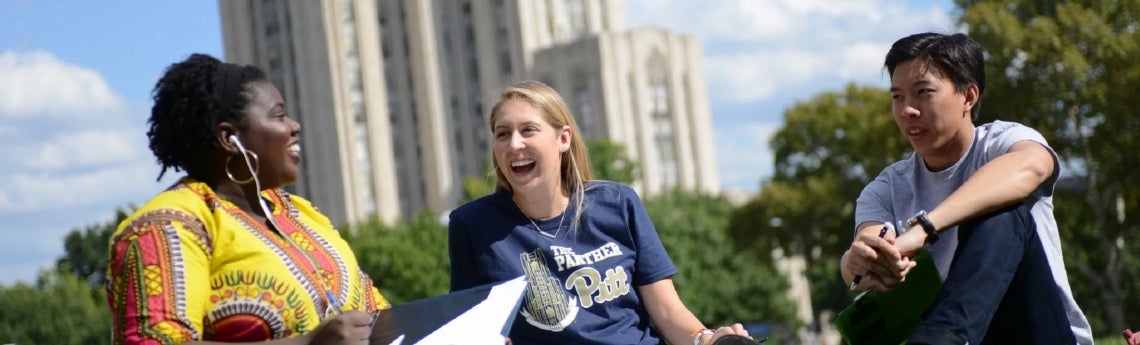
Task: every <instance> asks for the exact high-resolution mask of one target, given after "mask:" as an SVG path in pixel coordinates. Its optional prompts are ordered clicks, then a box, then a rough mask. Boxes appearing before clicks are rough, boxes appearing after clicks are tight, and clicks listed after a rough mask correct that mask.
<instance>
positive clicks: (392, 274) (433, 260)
mask: <svg viewBox="0 0 1140 345" xmlns="http://www.w3.org/2000/svg"><path fill="white" fill-rule="evenodd" d="M345 240H347V241H348V243H349V245H350V246H352V251H353V253H355V254H356V259H357V261H358V262H359V263H360V267H361V269H363V270H364V271H365V272H367V273H368V275H369V276H371V277H372V280H373V282H374V283H375V286H376V288H378V289H380V293H382V294H384V297H385V298H387V299H388V300H389V301H390V302H392V303H394V304H395V303H404V302H410V301H414V300H417V299H421V298H425V297H429V296H436V295H441V294H445V293H447V291H448V289H449V284H448V282H449V281H450V276H449V273H448V272H450V271H449V267H451V264H450V263H449V262H448V256H447V226H445V225H443V224H441V223H440V222H439V220H437V219H436V218H435V217H434V216H433V215H432V214H431V212H423V213H420V215H419V216H418V217H416V218H415V219H413V220H412V222H411V223H410V224H406V225H405V224H398V225H396V226H394V227H389V226H386V225H384V224H383V223H381V222H379V221H375V220H374V221H371V222H366V223H362V224H358V225H356V226H355V227H354V229H353V231H347V235H345Z"/></svg>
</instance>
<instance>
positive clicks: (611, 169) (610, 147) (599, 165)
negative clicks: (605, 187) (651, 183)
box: [586, 140, 637, 184]
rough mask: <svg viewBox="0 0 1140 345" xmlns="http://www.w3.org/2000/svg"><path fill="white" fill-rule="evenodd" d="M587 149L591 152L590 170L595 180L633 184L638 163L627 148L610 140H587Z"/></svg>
mask: <svg viewBox="0 0 1140 345" xmlns="http://www.w3.org/2000/svg"><path fill="white" fill-rule="evenodd" d="M586 149H587V150H589V151H590V168H591V169H592V170H593V172H594V178H595V179H598V180H609V181H614V182H620V183H624V184H630V183H633V180H634V176H636V174H637V163H635V162H634V161H633V159H632V158H629V154H628V153H627V152H626V151H625V146H622V145H621V144H618V143H615V142H612V141H609V140H587V141H586Z"/></svg>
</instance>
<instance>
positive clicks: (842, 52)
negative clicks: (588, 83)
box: [626, 0, 959, 192]
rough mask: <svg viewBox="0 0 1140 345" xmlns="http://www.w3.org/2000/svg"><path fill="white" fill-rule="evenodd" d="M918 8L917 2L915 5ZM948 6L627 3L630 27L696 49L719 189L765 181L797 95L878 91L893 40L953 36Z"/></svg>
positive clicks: (694, 0) (891, 1)
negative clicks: (665, 34)
mask: <svg viewBox="0 0 1140 345" xmlns="http://www.w3.org/2000/svg"><path fill="white" fill-rule="evenodd" d="M924 1H925V3H923V2H924ZM953 6H954V5H953V3H952V2H951V1H949V0H919V1H907V2H901V1H895V0H846V1H834V0H717V1H698V0H626V15H627V17H628V19H627V21H626V22H627V23H628V24H629V26H630V27H638V26H644V25H652V26H658V27H664V28H666V29H669V30H671V31H674V32H677V33H681V34H686V35H693V36H696V37H697V38H698V39H700V41H701V42H702V48H703V54H704V64H705V71H706V74H707V75H706V77H707V78H708V83H707V85H708V87H709V90H708V91H709V95H710V102H711V105H712V108H713V109H714V111H715V112H714V114H713V126H714V131H715V133H716V134H715V135H716V147H717V161H718V164H717V165H718V168H719V170H720V175H721V176H720V177H721V181H722V183H721V184H722V186H723V187H725V189H726V190H743V191H746V192H750V191H755V190H756V189H757V188H758V187H759V182H760V179H762V178H766V177H769V176H771V174H772V163H773V156H772V153H771V152H770V149H769V148H768V138H769V137H770V136H771V133H773V132H774V131H775V130H776V129H778V128H779V127H781V126H782V123H780V121H781V120H779V119H780V118H782V117H781V116H779V113H780V112H781V111H782V110H783V109H786V108H787V107H789V106H791V105H792V104H793V103H794V102H795V101H796V98H803V97H810V96H812V95H814V94H818V93H820V92H825V91H834V90H836V89H839V88H842V87H843V86H844V85H846V84H848V83H851V82H855V83H859V84H870V85H880V86H886V78H885V77H884V75H883V67H882V65H883V58H884V56H885V55H886V52H887V50H888V49H889V48H890V45H891V44H892V43H893V42H894V41H895V40H897V39H899V38H902V37H904V36H907V35H910V34H915V33H919V32H926V31H935V32H952V31H959V30H956V29H955V26H954V23H953V21H952V18H951V17H950V14H951V13H950V9H951V8H952V7H953Z"/></svg>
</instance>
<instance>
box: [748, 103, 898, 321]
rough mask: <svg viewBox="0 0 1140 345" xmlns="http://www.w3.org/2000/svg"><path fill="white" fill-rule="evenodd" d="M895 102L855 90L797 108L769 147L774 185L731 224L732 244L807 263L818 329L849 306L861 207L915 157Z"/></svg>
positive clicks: (769, 183)
mask: <svg viewBox="0 0 1140 345" xmlns="http://www.w3.org/2000/svg"><path fill="white" fill-rule="evenodd" d="M890 102H891V97H890V93H889V92H887V91H886V90H883V89H881V88H875V87H859V86H855V85H848V86H847V87H846V88H845V89H844V90H843V91H840V92H827V93H823V94H820V95H818V96H816V97H814V98H812V99H811V100H808V101H802V102H797V103H796V104H795V105H793V106H792V107H791V108H789V109H788V110H786V111H785V113H784V126H783V127H782V128H780V129H779V130H777V131H776V133H775V134H774V135H773V137H772V139H771V141H770V142H769V145H770V146H771V149H772V150H773V151H774V153H775V172H774V174H773V176H772V178H771V179H770V180H768V181H765V182H764V183H763V187H762V188H761V189H760V193H759V194H758V195H757V196H756V197H755V198H754V199H752V200H751V201H749V202H748V203H747V204H745V205H744V206H742V207H741V208H739V209H738V210H737V211H736V212H735V213H734V214H733V216H732V221H731V225H730V231H731V233H732V235H733V236H734V237H736V238H739V239H741V240H742V241H743V242H745V243H749V244H750V245H752V246H753V247H754V248H755V249H757V250H758V251H760V252H765V253H771V252H777V253H781V254H782V255H785V256H788V257H802V258H804V259H805V261H806V262H807V267H808V268H807V272H806V275H807V277H808V281H809V282H810V283H811V293H812V309H813V311H814V315H815V318H817V321H816V322H828V320H820V319H818V318H819V316H820V314H821V313H822V312H824V311H827V310H831V311H836V310H839V309H841V308H843V307H845V306H846V305H847V304H849V303H850V301H851V296H850V293H849V292H847V289H846V287H845V286H844V284H843V282H842V281H841V278H840V276H839V265H838V263H839V257H840V256H841V255H842V254H843V252H844V251H845V250H846V249H847V247H848V246H850V244H851V240H852V237H853V235H854V229H855V224H854V212H855V199H856V198H857V197H858V196H859V192H860V191H861V190H862V188H863V186H865V185H866V184H867V183H868V182H870V181H871V180H872V179H874V178H875V176H878V174H879V172H880V171H882V170H883V169H884V168H886V167H887V165H889V164H891V163H893V162H895V161H897V160H898V159H900V158H903V157H905V155H907V154H909V152H910V151H911V149H910V146H909V145H908V144H907V143H906V141H905V139H904V138H903V136H902V135H900V134H899V130H898V127H897V126H896V125H895V123H894V120H893V119H892V117H891V113H890V109H891V103H890Z"/></svg>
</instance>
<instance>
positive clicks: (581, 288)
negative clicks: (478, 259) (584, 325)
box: [519, 242, 630, 332]
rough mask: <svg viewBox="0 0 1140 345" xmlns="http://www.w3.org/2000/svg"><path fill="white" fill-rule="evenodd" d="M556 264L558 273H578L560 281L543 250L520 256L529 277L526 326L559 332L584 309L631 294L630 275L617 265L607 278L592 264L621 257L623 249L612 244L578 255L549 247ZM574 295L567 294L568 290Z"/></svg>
mask: <svg viewBox="0 0 1140 345" xmlns="http://www.w3.org/2000/svg"><path fill="white" fill-rule="evenodd" d="M550 251H551V252H552V253H553V255H554V263H555V266H556V268H557V269H558V271H559V272H562V271H565V270H568V269H574V268H577V267H580V268H577V270H575V271H574V272H572V273H571V274H570V275H569V276H567V279H566V282H564V283H563V282H560V281H559V280H558V278H557V277H555V275H554V273H553V272H552V271H551V267H550V266H548V265H547V261H546V257H545V255H543V252H542V249H541V248H536V249H535V250H533V251H531V252H526V253H521V254H519V261H520V263H521V264H522V267H523V270H524V271H525V272H526V276H527V283H528V284H527V294H526V303H525V304H524V306H523V308H522V311H520V313H522V315H523V317H524V318H525V319H526V321H527V323H529V324H531V325H533V326H535V327H538V328H540V329H543V330H547V331H551V332H559V331H562V330H563V329H565V328H566V326H568V325H570V323H572V322H574V318H575V317H576V316H577V315H578V311H579V305H580V306H581V308H589V307H591V306H593V305H594V304H595V303H599V304H600V303H605V302H608V301H612V300H614V299H616V298H618V297H621V296H623V295H626V294H628V293H629V291H630V288H629V280H630V278H629V274H627V273H626V271H625V268H623V267H621V266H618V267H614V268H609V269H606V270H605V275H604V276H603V274H602V272H600V271H599V270H598V268H594V267H591V266H584V265H591V264H596V263H598V262H601V261H603V260H605V259H608V258H612V257H617V256H621V255H622V251H621V248H620V247H618V245H617V244H615V243H613V242H609V243H606V244H604V245H602V246H600V247H598V248H597V249H594V250H591V251H589V252H586V253H583V254H577V253H575V252H574V249H573V248H568V247H561V246H550ZM563 289H565V290H568V291H572V292H573V293H568V292H567V291H564V290H563Z"/></svg>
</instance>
